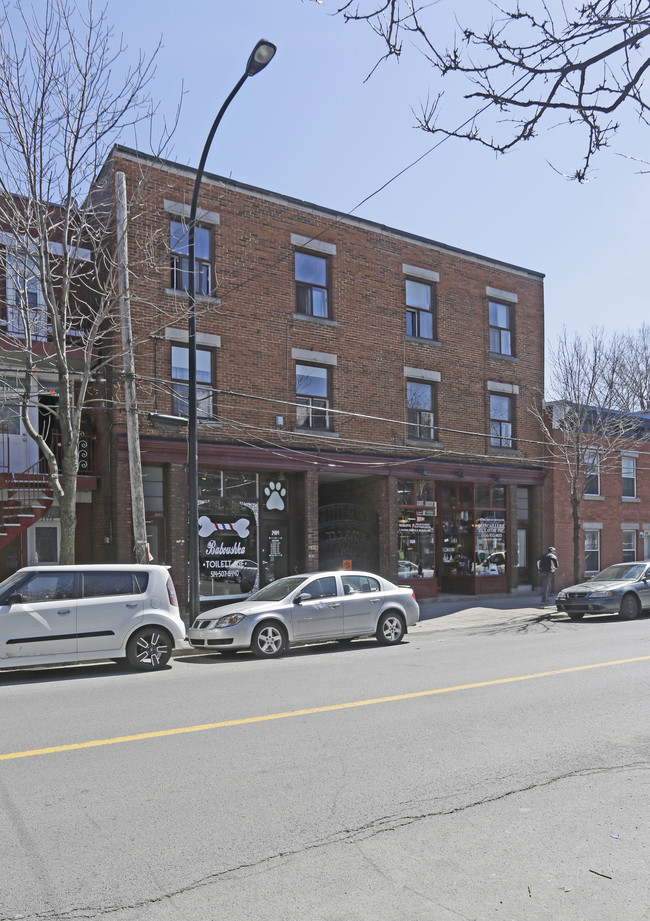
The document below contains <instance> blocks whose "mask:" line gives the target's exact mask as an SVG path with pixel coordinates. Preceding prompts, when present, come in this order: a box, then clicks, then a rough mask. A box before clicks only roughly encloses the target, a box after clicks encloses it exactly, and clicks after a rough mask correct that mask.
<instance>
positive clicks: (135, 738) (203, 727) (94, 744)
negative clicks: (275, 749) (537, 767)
mask: <svg viewBox="0 0 650 921" xmlns="http://www.w3.org/2000/svg"><path fill="white" fill-rule="evenodd" d="M648 660H650V656H635V657H634V658H632V659H616V660H614V661H613V662H595V663H593V664H591V665H574V666H572V667H571V668H558V669H553V670H552V671H548V672H536V673H535V674H533V675H516V676H515V677H513V678H495V679H494V680H492V681H477V682H475V683H473V684H458V685H455V686H454V687H448V688H433V689H432V690H429V691H412V692H411V693H408V694H393V695H391V696H390V697H374V698H371V699H370V700H353V701H349V702H348V703H343V704H329V705H327V706H325V707H309V708H308V709H305V710H289V711H287V712H286V713H268V714H266V715H264V716H247V717H243V718H241V719H236V720H222V721H220V722H218V723H201V724H200V725H197V726H180V727H178V728H176V729H160V730H156V731H155V732H139V733H137V734H136V735H130V736H116V737H115V738H113V739H94V740H93V741H90V742H76V743H72V744H70V745H54V746H52V747H50V748H34V749H32V750H31V751H24V752H7V754H4V755H2V754H0V761H11V760H13V759H15V758H32V757H34V756H35V755H53V754H56V753H58V752H71V751H78V750H79V749H82V748H99V746H100V745H120V744H122V743H123V742H141V741H143V740H144V739H162V738H164V737H165V736H178V735H183V734H184V733H188V732H206V731H208V730H210V729H226V728H227V727H229V726H245V725H247V724H249V723H266V722H269V721H270V720H285V719H289V718H290V717H294V716H312V715H313V714H315V713H332V712H333V711H335V710H351V709H353V708H354V707H370V706H372V705H374V704H387V703H392V702H394V701H397V700H414V699H415V698H417V697H432V696H433V695H434V694H450V693H452V692H453V691H469V690H473V689H475V688H488V687H491V686H493V685H497V684H514V683H515V682H517V681H531V680H532V679H534V678H549V677H551V676H553V675H567V674H569V673H571V672H583V671H588V670H589V669H592V668H610V667H611V666H613V665H628V664H630V663H631V662H647V661H648Z"/></svg>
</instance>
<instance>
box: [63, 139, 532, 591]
mask: <svg viewBox="0 0 650 921" xmlns="http://www.w3.org/2000/svg"><path fill="white" fill-rule="evenodd" d="M118 171H121V172H124V173H125V175H126V178H127V190H128V197H129V199H130V200H131V201H132V202H133V203H134V204H133V207H132V210H131V218H130V223H129V234H128V246H129V258H130V279H131V282H130V284H131V313H132V324H133V335H134V341H135V343H136V373H137V375H138V401H139V402H138V410H139V420H140V435H141V447H142V463H143V466H144V468H145V484H147V483H148V484H149V485H148V487H146V488H147V489H148V495H147V518H148V523H149V525H150V526H151V547H152V551H153V552H154V554H155V556H156V559H157V560H159V561H160V562H164V563H168V564H169V565H171V567H172V573H173V575H174V578H175V579H176V581H177V584H178V586H179V594H180V596H181V598H183V596H184V594H185V591H184V587H185V584H186V578H187V488H186V487H187V482H186V481H187V468H186V463H187V446H186V442H185V439H184V432H183V431H182V430H181V431H180V432H179V431H178V430H177V431H176V432H170V431H164V430H163V429H162V428H161V427H160V421H159V417H160V415H161V414H168V415H169V414H172V415H174V414H177V415H178V414H180V410H179V407H180V408H181V409H182V400H181V401H180V402H179V396H178V395H179V393H181V391H182V387H183V383H182V381H183V378H182V368H181V369H180V371H179V367H176V369H175V370H174V369H173V368H172V350H173V349H175V350H176V352H175V354H176V355H177V358H176V361H177V363H178V362H179V361H182V360H184V359H183V358H182V352H183V349H184V348H185V349H186V344H187V333H186V331H187V297H186V295H185V293H184V292H183V290H182V286H181V285H180V284H176V290H175V289H174V284H175V279H177V277H178V276H175V275H174V274H173V272H172V254H171V252H170V221H177V222H181V223H182V221H183V219H184V218H185V219H186V218H187V216H188V214H189V202H190V198H191V192H192V186H193V182H194V172H193V171H192V170H191V169H188V168H186V167H183V166H180V165H178V164H174V163H170V162H161V161H156V160H153V159H150V158H148V157H146V156H144V155H140V154H138V153H137V152H135V151H130V150H127V149H124V148H116V149H115V150H114V152H113V154H112V156H111V157H110V159H109V160H108V161H107V163H106V164H105V167H104V170H103V172H102V175H101V176H100V180H99V182H98V183H97V187H96V193H97V197H98V198H99V197H101V196H102V195H104V196H107V197H110V195H111V190H112V189H113V187H114V176H115V173H116V172H118ZM198 222H199V226H201V227H203V228H206V230H207V232H208V236H209V240H210V252H209V257H208V259H207V260H206V264H207V266H208V268H207V271H208V272H209V273H210V276H211V277H210V279H209V286H210V291H209V295H208V296H199V297H198V300H197V329H198V339H197V346H198V348H199V350H203V351H204V355H203V358H204V359H206V361H207V359H208V358H209V359H210V362H211V365H210V368H211V370H210V372H209V374H208V376H209V377H210V379H209V380H204V381H203V384H204V386H205V387H207V389H208V390H209V388H210V387H212V414H211V418H210V419H209V422H208V424H200V425H199V471H200V489H203V490H204V491H203V492H202V493H200V495H201V496H202V497H203V498H202V499H201V500H200V501H201V502H203V503H204V506H203V509H204V510H205V511H206V514H205V515H204V516H203V517H205V519H206V521H207V522H208V525H209V526H211V527H215V528H216V527H219V528H222V527H227V526H229V525H231V524H233V522H229V521H228V520H227V518H228V515H227V512H226V511H225V509H227V508H230V507H232V508H233V509H234V508H235V505H232V503H231V506H229V505H228V501H229V496H230V495H233V496H234V495H237V497H238V501H239V502H240V505H241V507H242V508H244V509H246V510H247V511H246V512H245V515H246V516H248V517H247V524H246V530H247V534H248V537H247V538H246V539H244V538H241V541H239V543H237V540H239V539H237V540H235V542H234V543H233V544H232V546H233V547H235V548H236V550H233V553H235V552H236V553H238V554H239V555H242V554H243V553H244V550H243V547H244V543H242V542H243V541H244V540H246V541H247V543H246V551H245V552H246V555H251V556H253V555H254V554H255V553H256V554H257V556H256V557H255V559H254V560H253V562H257V563H258V564H259V579H260V581H261V583H262V584H263V583H264V581H266V580H268V579H270V578H274V577H276V576H277V575H278V574H282V573H283V572H294V571H304V570H308V571H313V570H317V569H318V568H319V565H320V566H321V567H322V566H323V561H324V560H326V561H327V563H328V565H333V564H336V565H338V566H341V565H345V566H347V565H350V566H354V567H357V566H360V564H363V565H361V566H360V568H372V569H374V570H375V571H378V572H379V573H381V574H383V575H385V576H386V577H388V578H392V579H397V578H398V562H401V561H403V562H402V563H401V565H400V569H399V571H400V573H401V574H402V575H404V573H405V572H406V571H407V570H406V569H405V567H406V564H407V563H408V562H410V564H411V575H413V576H414V577H413V578H412V579H410V580H409V581H411V583H412V584H417V586H418V591H419V594H420V595H427V594H428V595H434V594H436V592H437V591H438V590H439V589H442V590H444V591H454V590H458V591H470V592H476V591H492V592H495V591H507V590H511V589H515V588H516V587H517V585H519V584H522V583H523V584H527V583H530V582H531V581H533V580H534V578H535V572H534V566H533V560H534V559H536V557H537V555H539V553H540V552H541V550H542V547H543V544H544V542H545V540H546V538H545V536H544V533H543V524H542V517H541V514H540V511H541V507H542V490H543V483H544V477H545V471H544V469H543V466H542V463H541V456H540V446H539V441H540V438H539V431H538V428H537V424H536V422H535V419H534V417H533V415H532V414H531V413H530V412H529V408H530V407H531V406H538V405H539V403H540V401H541V394H542V389H543V365H544V295H543V276H542V275H541V274H540V273H539V272H536V271H531V270H528V269H525V268H521V267H518V266H513V265H510V264H508V263H505V262H500V261H498V260H494V259H490V258H487V257H484V256H480V255H477V254H474V253H470V252H465V251H463V250H460V249H458V248H455V247H452V246H447V245H445V244H442V243H438V242H436V241H434V240H429V239H425V238H422V237H417V236H414V235H412V234H409V233H407V232H403V231H400V230H396V229H392V228H390V227H385V226H383V225H379V224H375V223H371V222H368V221H364V220H361V219H358V218H355V217H350V216H348V215H344V214H338V213H336V212H333V211H330V210H328V209H326V208H323V207H320V206H317V205H313V204H309V203H306V202H301V201H297V200H294V199H290V198H287V197H285V196H282V195H279V194H275V193H272V192H267V191H264V190H261V189H257V188H252V187H248V186H244V185H242V184H239V183H237V182H234V181H231V180H226V179H223V178H220V177H217V176H211V175H206V176H205V177H204V180H203V182H202V186H201V194H200V198H199V218H198ZM297 252H298V253H303V254H305V255H306V256H307V257H309V258H311V257H315V259H316V262H318V265H319V266H323V265H325V266H326V280H325V282H324V283H321V282H322V280H321V282H318V283H316V282H315V283H314V285H315V287H314V286H312V287H310V284H311V283H310V284H308V285H307V288H309V292H308V293H309V296H310V297H312V298H318V297H320V296H321V295H322V290H321V291H320V292H319V290H316V289H317V287H318V284H321V288H322V289H326V295H327V301H328V304H327V310H326V311H323V310H321V309H320V308H319V309H314V310H313V311H312V315H309V314H308V313H304V312H302V306H301V305H302V302H300V304H299V303H298V300H297V297H298V294H297V289H298V288H300V285H299V284H298V282H300V281H303V279H302V278H301V277H299V278H298V279H297V276H296V271H297V270H296V264H295V258H296V256H295V254H296V253H297ZM181 264H182V263H175V265H176V267H177V268H178V265H181ZM301 271H302V270H301ZM407 281H409V282H410V283H412V288H413V285H414V289H416V290H417V291H418V292H420V293H421V292H422V291H424V290H425V289H426V290H430V292H431V297H432V299H433V303H432V308H433V309H432V310H430V311H429V312H428V313H422V311H421V305H416V308H413V305H412V304H407V293H406V287H407V286H406V282H407ZM298 293H299V294H300V292H298ZM300 296H301V297H302V294H300ZM410 296H411V295H409V297H410ZM491 301H492V302H494V303H495V304H496V305H498V309H499V310H500V311H501V314H500V316H501V317H502V319H499V320H495V319H494V318H493V317H492V314H491V313H490V309H489V303H490V302H491ZM314 303H316V302H314ZM318 303H319V304H320V303H321V302H320V301H319V302H318ZM427 310H428V308H427ZM409 311H410V312H409ZM319 312H320V313H325V314H326V315H324V316H320V315H319ZM407 313H408V317H407ZM413 317H415V318H416V319H415V320H414V319H413ZM503 317H506V319H505V320H504V319H503ZM415 322H422V324H423V327H422V330H419V328H418V330H415V329H414V327H413V325H412V324H413V323H415ZM429 322H432V324H433V326H432V329H431V330H429V329H428V327H427V326H426V324H427V323H429ZM409 324H411V325H409ZM491 327H492V328H491ZM491 336H492V337H494V336H496V339H494V338H491ZM500 336H501V337H502V338H501V339H500V338H499V337H500ZM503 337H505V338H503ZM495 343H496V345H495ZM499 343H501V344H499ZM116 353H117V349H116ZM179 355H180V356H181V357H180V358H179V357H178V356H179ZM303 365H304V366H306V367H308V368H314V367H316V368H317V369H318V373H319V374H322V376H323V380H325V379H326V380H327V393H326V394H325V402H326V409H323V408H322V405H323V402H322V400H321V401H320V402H319V399H320V397H323V394H320V396H319V399H315V398H314V399H313V398H312V397H313V395H308V396H307V397H304V395H303V394H302V393H301V394H298V395H297V386H299V385H297V378H296V374H297V367H298V366H303ZM203 373H204V374H205V373H208V372H207V371H206V370H205V369H204V372H203ZM179 375H180V377H179ZM174 376H175V377H176V379H175V380H174ZM103 386H104V387H105V394H104V396H105V401H106V409H105V410H104V411H98V412H97V413H96V414H95V420H94V421H95V428H96V431H97V435H98V443H99V445H101V452H102V453H101V458H102V469H101V480H100V487H99V489H98V491H97V493H95V494H94V495H93V504H92V507H93V517H94V523H93V527H92V531H93V534H92V537H91V535H90V534H88V541H87V543H86V546H87V547H90V546H91V547H92V553H93V555H94V556H95V558H111V559H115V560H128V559H131V558H132V554H133V537H132V528H131V514H130V497H129V487H128V455H127V449H126V438H125V425H124V414H123V410H122V409H121V408H120V407H121V401H122V387H121V361H119V360H116V362H115V365H114V367H113V368H112V369H109V372H108V374H107V380H106V383H105V385H103ZM198 386H199V388H200V387H201V381H199V385H198ZM310 386H311V383H310ZM409 387H410V388H412V389H411V390H409ZM174 390H175V391H176V395H177V398H176V400H174V398H173V392H174ZM201 392H202V393H203V394H205V392H206V391H205V390H203V391H201ZM420 392H424V393H425V394H427V399H430V405H429V404H427V405H426V406H425V407H424V409H422V407H420V406H419V404H417V403H415V402H414V400H415V397H414V396H413V393H416V394H419V393H420ZM409 394H411V395H410V396H409ZM418 398H419V397H418ZM409 401H410V406H409ZM497 405H498V406H500V407H502V408H501V409H499V412H504V411H506V412H507V414H508V415H507V422H506V427H501V423H500V421H499V419H500V418H501V417H500V416H498V415H497V418H496V421H495V418H494V415H495V412H496V410H495V409H494V407H495V406H497ZM306 406H308V407H309V409H308V410H307V409H305V407H306ZM504 406H505V407H506V410H503V407H504ZM409 408H410V409H411V415H410V416H409ZM421 410H422V411H421ZM424 410H426V411H424ZM307 412H309V413H313V414H314V415H313V416H309V419H311V420H312V424H311V427H310V426H309V425H307V426H305V425H300V424H298V423H299V422H300V421H301V420H303V419H304V416H305V413H307ZM149 414H153V421H151V419H150V415H149ZM319 414H320V415H319ZM324 414H325V415H326V417H327V424H326V425H323V426H322V428H321V427H320V426H321V422H322V419H323V418H324ZM503 418H506V417H503ZM414 419H416V420H417V422H416V423H414V422H413V420H414ZM314 420H315V421H314ZM200 422H202V420H200ZM495 425H496V430H497V436H496V440H495V428H494V426H495ZM423 433H424V434H423ZM147 477H149V480H147ZM409 483H411V484H413V491H412V494H409V488H410V487H409ZM229 490H232V492H229ZM154 493H155V495H154ZM217 493H218V496H217ZM407 495H411V498H410V499H407V498H406V497H407ZM219 503H221V504H219ZM238 508H239V506H238ZM215 509H221V511H215ZM201 511H202V506H201V505H200V508H199V512H200V514H201ZM238 514H240V513H239V512H238ZM241 514H243V513H241ZM218 515H222V521H223V522H225V523H221V520H220V521H217V517H218ZM232 515H234V512H233V513H232V514H231V516H230V517H232ZM211 516H212V517H211ZM215 516H217V517H215ZM223 516H225V517H223ZM211 522H213V524H210V523H211ZM449 522H452V523H453V524H449ZM454 528H456V529H457V530H459V532H460V531H462V532H463V533H464V541H465V544H464V549H463V552H462V553H460V551H459V552H458V554H455V551H456V545H455V543H454V541H455V539H456V538H455V537H454V536H453V534H452V531H453V529H454ZM450 529H451V530H450ZM481 529H482V530H481ZM100 532H101V533H100ZM454 533H455V532H454ZM479 533H483V534H485V540H484V541H483V544H482V546H483V547H484V548H485V549H484V550H483V551H481V553H478V552H477V553H476V554H475V553H474V549H475V547H478V544H476V543H475V541H474V537H475V534H476V535H478V534H479ZM450 535H451V536H450ZM230 537H232V535H230ZM205 540H206V541H208V542H209V541H211V542H212V547H213V550H212V552H213V553H217V550H218V549H219V548H221V550H223V547H224V546H225V545H224V539H223V537H222V532H221V531H217V532H216V536H215V534H213V535H212V536H210V537H206V538H205ZM255 540H256V541H257V549H255ZM495 541H496V543H495ZM499 541H500V542H501V543H500V544H499V546H500V547H502V550H500V551H499V554H494V553H492V554H490V552H489V551H490V549H491V548H493V547H495V546H497V543H498V542H499ZM518 546H519V550H520V554H521V556H520V558H519V559H518V554H517V548H518ZM215 547H216V548H217V550H215V549H214V548H215ZM422 547H425V548H426V554H427V556H426V560H425V559H424V558H423V559H418V555H421V553H422V551H421V549H420V548H422ZM458 548H460V542H459V543H458ZM468 548H470V549H469V550H468ZM206 552H207V551H206ZM337 554H338V557H337ZM81 555H84V551H83V550H82V551H81ZM258 557H259V559H258ZM339 557H340V558H339ZM475 557H476V558H475ZM523 557H525V558H523ZM495 561H496V562H495ZM479 562H480V566H479ZM204 563H205V564H206V566H207V565H208V564H210V565H212V563H211V561H210V560H207V561H204ZM418 563H419V564H420V566H421V568H422V565H423V564H424V570H423V572H422V574H421V575H420V576H418V575H417V573H416V572H415V569H417V564H418ZM518 563H519V564H521V565H518ZM274 567H275V568H274ZM414 567H415V568H414ZM217 569H219V572H217ZM231 574H232V567H228V565H227V559H226V560H225V561H223V560H222V561H221V562H219V564H218V566H217V564H216V563H215V564H214V571H213V573H212V576H211V578H212V583H211V584H212V585H213V586H214V585H215V582H214V578H215V577H216V576H222V577H224V578H223V579H222V585H223V584H224V583H228V579H229V578H230V576H231ZM479 575H480V576H481V577H479ZM488 575H489V578H488ZM204 576H205V578H206V580H207V578H208V576H210V572H209V570H208V569H207V568H206V569H205V572H204ZM205 584H206V585H207V581H206V583H205ZM228 584H230V583H228ZM229 591H231V592H232V591H234V589H232V588H230V589H229ZM204 594H205V592H204ZM208 594H209V592H208Z"/></svg>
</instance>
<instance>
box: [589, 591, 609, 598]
mask: <svg viewBox="0 0 650 921" xmlns="http://www.w3.org/2000/svg"><path fill="white" fill-rule="evenodd" d="M613 594H614V592H592V593H591V595H590V597H591V598H611V597H612V595H613Z"/></svg>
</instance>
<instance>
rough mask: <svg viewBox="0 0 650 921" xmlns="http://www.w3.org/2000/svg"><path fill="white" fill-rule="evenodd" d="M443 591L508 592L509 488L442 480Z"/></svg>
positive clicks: (440, 541) (440, 548) (440, 568)
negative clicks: (507, 492) (507, 490)
mask: <svg viewBox="0 0 650 921" xmlns="http://www.w3.org/2000/svg"><path fill="white" fill-rule="evenodd" d="M437 496H438V498H437V503H438V518H437V522H438V539H437V541H436V546H437V548H438V550H437V552H438V572H439V574H440V590H441V591H443V592H450V593H453V594H460V595H477V594H484V593H485V594H488V593H492V592H506V591H507V590H508V575H507V572H508V570H507V565H506V559H507V553H508V548H507V521H506V487H505V486H498V485H494V486H493V485H491V484H490V485H487V484H479V483H439V484H438V491H437Z"/></svg>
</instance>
